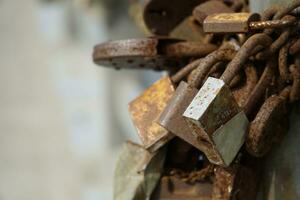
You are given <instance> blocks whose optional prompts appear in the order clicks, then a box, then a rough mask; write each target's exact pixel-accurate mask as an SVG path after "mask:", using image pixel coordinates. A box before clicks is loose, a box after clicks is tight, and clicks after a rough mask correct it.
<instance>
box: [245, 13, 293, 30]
mask: <svg viewBox="0 0 300 200" xmlns="http://www.w3.org/2000/svg"><path fill="white" fill-rule="evenodd" d="M295 22H296V18H295V17H293V16H288V18H283V19H280V20H267V21H259V22H250V23H249V28H250V29H251V30H261V29H267V28H285V27H288V26H292V25H294V24H295Z"/></svg>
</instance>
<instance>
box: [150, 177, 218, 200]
mask: <svg viewBox="0 0 300 200" xmlns="http://www.w3.org/2000/svg"><path fill="white" fill-rule="evenodd" d="M211 194H212V183H211V182H210V181H203V182H197V183H195V184H189V183H186V182H184V181H182V180H180V179H178V178H176V177H168V176H164V177H162V179H161V181H160V183H159V185H158V187H157V188H156V190H155V192H154V194H153V196H152V198H151V200H171V199H172V200H182V199H186V200H211Z"/></svg>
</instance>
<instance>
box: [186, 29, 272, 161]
mask: <svg viewBox="0 0 300 200" xmlns="http://www.w3.org/2000/svg"><path fill="white" fill-rule="evenodd" d="M257 43H264V45H266V43H270V41H268V36H266V35H264V34H261V35H259V34H257V35H256V36H252V37H251V38H249V39H248V40H247V42H245V43H244V45H243V46H242V47H241V48H240V50H239V52H238V53H237V54H236V55H235V56H234V58H233V59H232V60H231V62H230V63H229V64H228V66H227V68H226V70H225V71H224V73H223V74H222V76H221V78H220V79H215V78H208V79H207V81H206V82H205V83H204V85H203V86H202V88H201V89H200V91H199V92H198V94H197V95H196V96H195V98H194V99H193V101H192V102H191V104H190V105H189V106H188V108H187V109H186V110H185V112H184V113H183V116H184V117H185V119H186V120H187V122H188V124H189V126H190V127H191V130H192V133H193V134H194V136H195V138H197V142H198V143H199V145H201V146H202V147H206V148H202V151H203V152H204V153H205V155H206V156H207V158H208V159H209V160H210V161H211V162H212V163H214V164H216V165H223V166H228V165H229V164H230V163H231V162H232V161H233V159H234V158H235V156H236V155H237V153H238V152H239V150H240V148H241V146H242V145H243V143H244V140H245V135H246V130H247V127H248V124H249V121H248V119H247V116H246V115H245V113H244V111H243V110H242V109H240V108H239V106H238V104H237V102H236V101H235V99H234V97H233V95H232V94H231V91H230V90H229V88H228V87H227V86H226V85H229V84H230V82H231V81H232V79H233V77H235V75H236V74H237V73H238V72H239V71H240V69H241V67H242V66H243V64H244V63H245V62H246V60H247V56H249V55H251V50H252V48H254V47H255V46H256V44H257ZM196 82H201V80H198V81H196Z"/></svg>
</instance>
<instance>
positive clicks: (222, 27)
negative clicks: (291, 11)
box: [203, 12, 296, 33]
mask: <svg viewBox="0 0 300 200" xmlns="http://www.w3.org/2000/svg"><path fill="white" fill-rule="evenodd" d="M295 22H296V19H295V18H294V17H287V18H283V19H280V20H270V21H260V15H259V14H257V13H246V12H244V13H217V14H212V15H209V16H207V17H206V18H205V20H204V24H203V29H204V32H205V33H247V32H249V31H250V30H263V29H268V28H273V29H274V28H285V27H288V26H293V25H294V24H295Z"/></svg>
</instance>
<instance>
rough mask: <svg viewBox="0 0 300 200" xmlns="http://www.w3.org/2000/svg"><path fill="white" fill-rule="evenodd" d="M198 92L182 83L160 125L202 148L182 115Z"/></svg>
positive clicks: (162, 115)
mask: <svg viewBox="0 0 300 200" xmlns="http://www.w3.org/2000/svg"><path fill="white" fill-rule="evenodd" d="M197 92H198V90H197V89H194V88H190V87H189V86H188V84H187V83H186V82H184V81H182V82H180V84H179V86H178V87H177V88H176V91H175V93H174V95H173V96H172V98H171V99H170V101H169V103H168V105H167V106H166V107H165V109H164V111H163V112H162V114H161V116H160V118H159V119H158V123H159V124H160V125H161V126H163V127H164V128H166V129H167V130H169V131H170V132H172V133H173V134H174V135H176V136H178V137H180V138H181V139H183V140H185V141H186V142H188V143H190V144H191V145H193V146H195V147H196V148H200V147H199V145H198V143H197V141H196V138H195V136H193V134H192V132H191V129H190V128H189V126H188V124H187V122H186V121H185V120H184V118H183V116H182V113H183V112H184V111H185V109H186V108H187V106H188V105H189V104H190V102H191V101H192V99H193V98H194V96H195V95H196V93H197Z"/></svg>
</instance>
